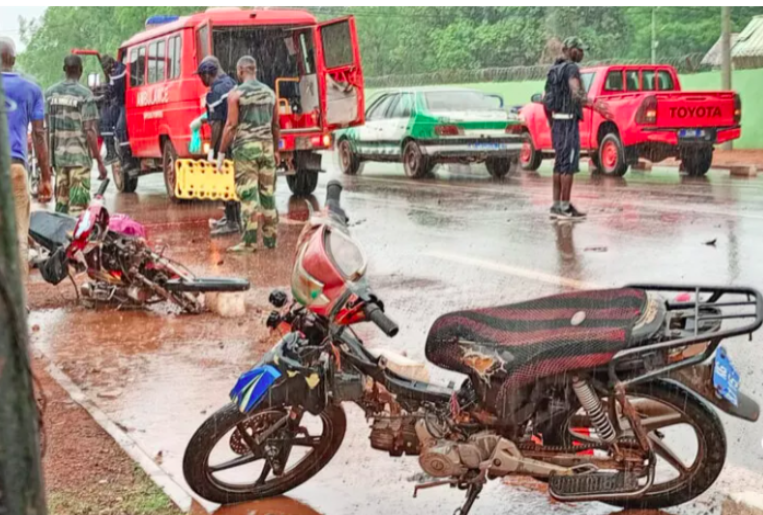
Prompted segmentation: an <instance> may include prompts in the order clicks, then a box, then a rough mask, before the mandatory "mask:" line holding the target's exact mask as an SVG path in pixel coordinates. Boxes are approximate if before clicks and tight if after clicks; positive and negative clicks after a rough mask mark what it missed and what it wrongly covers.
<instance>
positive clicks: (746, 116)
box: [458, 69, 763, 148]
mask: <svg viewBox="0 0 763 515" xmlns="http://www.w3.org/2000/svg"><path fill="white" fill-rule="evenodd" d="M680 79H681V86H682V87H683V89H685V90H693V91H699V90H710V91H717V90H720V89H721V74H720V72H707V73H695V74H690V75H681V77H680ZM543 84H544V81H542V80H540V81H526V82H480V83H474V84H459V85H458V86H459V87H467V88H474V89H479V90H481V91H487V92H489V93H497V94H499V95H502V96H503V98H504V100H505V102H506V105H507V106H512V105H522V104H526V103H528V102H529V101H530V97H531V96H532V95H533V94H534V93H540V92H541V91H543ZM761 84H763V69H759V70H739V71H735V72H734V74H733V77H732V85H733V89H734V90H735V91H737V92H738V93H739V95H740V96H741V97H742V137H741V138H740V139H739V140H737V141H736V142H734V148H763V95H762V94H761V93H760V85H761Z"/></svg>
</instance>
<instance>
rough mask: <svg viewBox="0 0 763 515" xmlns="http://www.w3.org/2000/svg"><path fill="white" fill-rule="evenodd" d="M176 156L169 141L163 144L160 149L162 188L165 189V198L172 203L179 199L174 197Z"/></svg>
mask: <svg viewBox="0 0 763 515" xmlns="http://www.w3.org/2000/svg"><path fill="white" fill-rule="evenodd" d="M177 157H178V154H177V152H175V147H174V146H173V145H172V142H171V141H170V140H167V141H165V142H164V147H162V172H163V173H164V187H165V188H166V189H167V197H168V198H169V199H170V200H171V201H172V202H179V201H180V199H179V198H177V197H176V196H175V184H176V183H177V175H176V173H175V161H176V160H177Z"/></svg>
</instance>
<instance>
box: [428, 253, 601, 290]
mask: <svg viewBox="0 0 763 515" xmlns="http://www.w3.org/2000/svg"><path fill="white" fill-rule="evenodd" d="M425 254H426V255H427V256H430V257H434V258H437V259H443V260H445V261H451V262H453V263H460V264H462V265H471V266H478V267H480V268H485V269H487V270H493V271H494V272H501V273H504V274H507V275H513V276H515V277H522V278H523V279H532V280H534V281H540V282H544V283H548V284H553V285H556V286H564V287H567V288H574V289H576V290H588V289H595V288H601V285H598V284H596V283H591V282H586V281H578V280H577V279H568V278H566V277H559V276H558V275H553V274H547V273H545V272H541V271H539V270H532V269H529V268H521V267H518V266H512V265H506V264H503V263H497V262H495V261H488V260H486V259H480V258H474V257H470V256H462V255H460V254H452V253H450V252H441V251H437V250H433V251H428V252H425Z"/></svg>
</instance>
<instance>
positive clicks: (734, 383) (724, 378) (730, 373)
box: [713, 347, 741, 406]
mask: <svg viewBox="0 0 763 515" xmlns="http://www.w3.org/2000/svg"><path fill="white" fill-rule="evenodd" d="M740 382H741V380H740V378H739V372H737V370H736V368H734V365H732V364H731V359H729V355H728V354H727V353H726V349H724V348H723V347H719V348H718V352H716V353H715V363H714V365H713V386H715V391H716V392H717V393H718V396H719V397H721V398H723V399H726V400H727V401H729V402H730V403H731V404H733V405H734V406H737V405H739V383H740Z"/></svg>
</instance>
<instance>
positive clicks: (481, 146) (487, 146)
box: [469, 143, 506, 150]
mask: <svg viewBox="0 0 763 515" xmlns="http://www.w3.org/2000/svg"><path fill="white" fill-rule="evenodd" d="M469 149H470V150H506V143H469Z"/></svg>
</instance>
